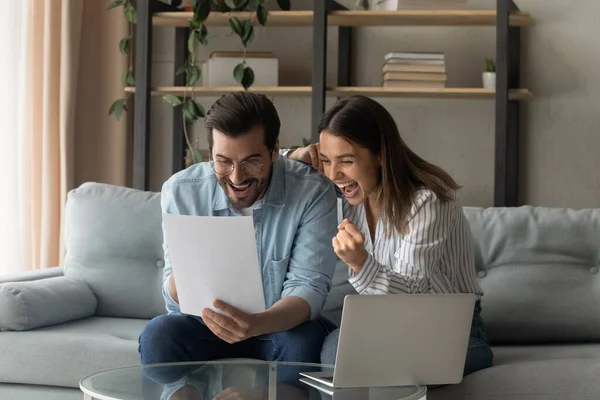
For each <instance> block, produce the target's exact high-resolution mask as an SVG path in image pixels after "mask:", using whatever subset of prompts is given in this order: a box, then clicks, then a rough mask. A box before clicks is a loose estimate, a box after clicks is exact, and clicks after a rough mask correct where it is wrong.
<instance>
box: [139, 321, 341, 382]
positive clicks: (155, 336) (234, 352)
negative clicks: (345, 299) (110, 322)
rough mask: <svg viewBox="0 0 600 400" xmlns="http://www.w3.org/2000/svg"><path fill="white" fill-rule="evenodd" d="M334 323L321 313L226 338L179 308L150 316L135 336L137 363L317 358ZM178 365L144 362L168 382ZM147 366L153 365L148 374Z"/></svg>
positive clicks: (180, 372)
mask: <svg viewBox="0 0 600 400" xmlns="http://www.w3.org/2000/svg"><path fill="white" fill-rule="evenodd" d="M334 328H335V326H334V325H333V324H332V323H331V322H329V321H328V320H326V319H322V318H317V319H315V320H313V321H308V322H305V323H303V324H301V325H299V326H297V327H296V328H294V329H292V330H289V331H284V332H276V333H271V334H267V335H262V336H257V337H253V338H249V339H247V340H244V341H242V342H238V343H235V344H229V343H227V342H225V341H223V340H221V339H220V338H219V337H217V336H216V335H215V334H214V333H212V331H211V330H210V329H208V327H207V326H206V325H204V324H203V323H202V322H200V321H199V320H198V319H196V318H193V317H190V316H187V315H182V314H166V315H160V316H158V317H155V318H154V319H152V320H151V321H150V322H149V323H148V325H146V327H145V328H144V331H143V332H142V334H141V335H140V338H139V352H140V358H141V363H142V365H149V364H158V363H172V362H189V361H212V360H217V359H225V358H251V359H258V360H265V361H288V362H306V363H318V362H319V360H320V354H321V348H322V346H323V340H324V339H325V337H326V336H327V335H328V334H329V333H330V332H331V331H332V330H333V329H334ZM193 368H197V367H191V366H188V367H183V368H178V369H175V368H162V369H161V368H158V369H157V368H146V369H145V372H146V373H147V375H148V376H149V377H150V378H151V379H153V380H155V381H157V382H159V383H163V384H164V383H170V382H174V381H176V380H178V379H180V378H182V377H183V376H184V375H185V374H186V373H187V371H188V370H192V369H193ZM283 370H284V371H286V373H285V374H284V376H282V377H280V380H281V382H285V383H290V384H293V383H294V382H297V381H298V373H297V371H293V370H292V368H285V369H283ZM152 371H156V373H155V374H154V376H153V375H152Z"/></svg>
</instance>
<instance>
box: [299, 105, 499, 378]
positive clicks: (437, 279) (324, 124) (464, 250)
mask: <svg viewBox="0 0 600 400" xmlns="http://www.w3.org/2000/svg"><path fill="white" fill-rule="evenodd" d="M319 132H320V142H319V143H318V144H317V145H310V146H308V147H305V148H300V149H297V150H295V151H293V152H292V153H291V154H290V155H289V157H290V158H291V159H296V160H300V161H303V162H306V163H311V164H312V165H313V166H315V167H317V168H319V169H321V168H322V169H323V172H324V173H325V174H326V175H327V177H328V178H329V179H331V180H332V181H333V182H334V183H335V184H336V185H337V186H338V188H339V189H340V191H341V192H342V194H343V196H344V202H343V203H344V207H343V208H344V220H343V222H342V223H341V224H340V226H339V227H338V233H337V235H336V236H335V237H334V238H333V240H332V244H333V248H334V250H335V253H336V254H337V256H338V257H339V258H340V259H341V260H342V261H344V262H345V263H346V264H347V265H348V266H349V275H350V276H349V281H350V283H351V284H352V285H353V286H354V288H355V289H356V290H357V292H358V293H361V294H396V293H475V294H476V295H477V296H478V300H477V302H476V306H475V310H474V314H473V324H472V327H471V337H470V340H469V348H468V352H467V359H466V363H465V370H464V374H465V375H467V374H470V373H472V372H475V371H477V370H480V369H483V368H487V367H489V366H491V365H492V359H493V353H492V351H491V349H490V345H489V341H488V339H487V336H486V334H485V329H484V325H483V321H482V319H481V317H480V311H481V307H480V297H481V295H482V294H483V293H482V290H481V288H480V287H479V285H478V283H477V281H476V274H475V260H474V253H473V248H472V242H471V236H470V231H469V226H468V223H467V221H466V219H465V217H464V215H463V212H462V208H461V207H460V206H459V205H457V204H456V203H455V202H454V194H455V191H456V190H458V189H459V186H458V185H457V184H456V182H455V181H454V180H453V179H452V178H451V177H450V176H449V175H448V174H447V173H446V172H445V171H443V170H442V169H441V168H439V167H437V166H435V165H432V164H430V163H429V162H427V161H425V160H423V159H422V158H420V157H419V156H418V155H417V154H415V153H414V152H413V151H412V150H411V149H409V148H408V146H407V145H406V144H405V143H404V142H403V141H402V139H401V138H400V134H399V132H398V128H397V126H396V123H395V122H394V119H393V118H392V116H391V115H390V114H389V113H388V111H387V110H386V109H385V108H384V107H383V106H381V105H380V104H379V103H377V102H376V101H374V100H372V99H370V98H368V97H363V96H350V97H346V98H343V99H341V100H339V101H338V102H337V103H336V104H335V105H334V106H333V107H332V108H331V109H329V110H328V111H327V112H326V113H325V115H324V116H323V118H322V120H321V123H320V125H319ZM338 336H339V330H336V331H334V332H333V333H331V334H330V335H329V336H328V337H327V339H326V340H325V343H324V345H323V352H322V356H321V357H322V360H321V361H322V362H323V363H324V364H334V362H335V354H336V351H337V342H338Z"/></svg>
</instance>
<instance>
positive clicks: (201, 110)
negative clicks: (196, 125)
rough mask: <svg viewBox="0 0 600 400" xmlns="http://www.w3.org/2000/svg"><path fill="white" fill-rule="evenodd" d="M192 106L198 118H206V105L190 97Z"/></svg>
mask: <svg viewBox="0 0 600 400" xmlns="http://www.w3.org/2000/svg"><path fill="white" fill-rule="evenodd" d="M189 102H190V107H191V108H192V110H193V112H194V115H196V116H198V118H204V116H205V115H206V113H205V112H204V107H202V106H201V105H200V104H198V103H196V100H194V99H189Z"/></svg>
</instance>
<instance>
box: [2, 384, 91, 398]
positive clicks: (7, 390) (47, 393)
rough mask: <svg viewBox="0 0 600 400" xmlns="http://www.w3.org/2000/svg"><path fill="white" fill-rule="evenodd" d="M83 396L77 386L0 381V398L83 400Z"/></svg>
mask: <svg viewBox="0 0 600 400" xmlns="http://www.w3.org/2000/svg"><path fill="white" fill-rule="evenodd" d="M81 396H82V393H81V390H79V389H75V388H62V387H55V386H35V385H19V384H12V383H10V384H6V383H0V399H27V400H81Z"/></svg>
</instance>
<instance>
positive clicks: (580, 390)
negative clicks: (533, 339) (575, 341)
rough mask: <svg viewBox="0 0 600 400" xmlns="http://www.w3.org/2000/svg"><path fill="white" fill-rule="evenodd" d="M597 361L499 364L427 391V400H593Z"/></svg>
mask: <svg viewBox="0 0 600 400" xmlns="http://www.w3.org/2000/svg"><path fill="white" fill-rule="evenodd" d="M598 374H600V363H599V362H598V360H597V359H580V358H569V359H559V360H556V359H555V360H541V361H523V362H519V363H515V364H504V365H497V366H493V367H491V368H487V369H484V370H481V371H478V372H475V373H473V374H471V375H468V376H466V377H465V378H464V379H463V381H462V383H461V384H459V385H447V386H443V387H438V388H431V389H428V390H427V400H499V399H502V400H532V399H535V400H592V399H594V400H595V399H598V398H600V381H599V380H598Z"/></svg>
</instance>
